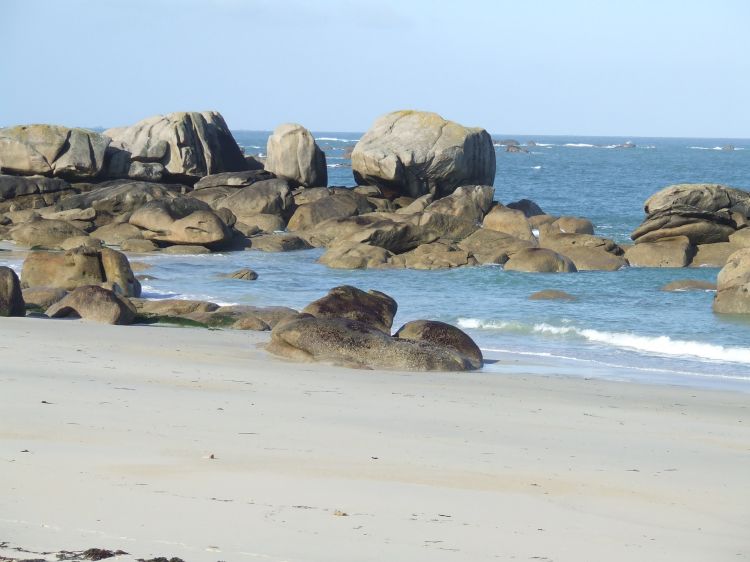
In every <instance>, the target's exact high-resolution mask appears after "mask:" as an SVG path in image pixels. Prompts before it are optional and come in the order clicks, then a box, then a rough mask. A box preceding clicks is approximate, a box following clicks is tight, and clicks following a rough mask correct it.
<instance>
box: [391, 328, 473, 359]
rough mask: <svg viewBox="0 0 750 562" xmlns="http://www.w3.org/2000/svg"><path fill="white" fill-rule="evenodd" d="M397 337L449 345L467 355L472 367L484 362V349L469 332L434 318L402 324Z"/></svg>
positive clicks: (441, 345) (442, 345) (444, 345)
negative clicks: (482, 349) (481, 348)
mask: <svg viewBox="0 0 750 562" xmlns="http://www.w3.org/2000/svg"><path fill="white" fill-rule="evenodd" d="M395 337H397V338H399V339H402V340H410V341H421V342H428V343H432V344H435V345H438V346H440V347H447V348H449V349H451V350H453V351H455V352H457V353H459V354H460V355H462V356H464V357H466V358H467V359H468V361H469V364H470V366H471V368H472V369H481V368H482V365H483V364H484V358H483V357H482V351H481V350H480V349H479V346H478V345H477V344H476V343H474V340H472V339H471V338H470V337H469V336H468V334H466V333H465V332H463V331H462V330H459V329H458V328H456V327H455V326H451V325H450V324H446V323H445V322H437V321H434V320H414V321H412V322H407V323H406V324H404V325H403V326H401V327H400V328H399V329H398V331H397V332H396V334H395Z"/></svg>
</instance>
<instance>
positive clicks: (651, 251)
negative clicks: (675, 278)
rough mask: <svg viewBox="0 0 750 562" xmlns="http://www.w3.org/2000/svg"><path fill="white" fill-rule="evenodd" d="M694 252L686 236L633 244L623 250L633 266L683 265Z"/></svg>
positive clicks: (688, 261)
mask: <svg viewBox="0 0 750 562" xmlns="http://www.w3.org/2000/svg"><path fill="white" fill-rule="evenodd" d="M694 253H695V248H694V247H693V245H692V244H691V243H690V240H689V239H688V238H687V236H679V237H677V238H662V239H660V240H657V241H656V242H644V243H642V244H635V245H634V246H631V247H630V248H628V249H627V250H626V251H625V259H627V260H628V262H629V263H630V265H632V266H634V267H685V266H686V265H688V264H689V263H690V260H691V258H692V257H693V254H694Z"/></svg>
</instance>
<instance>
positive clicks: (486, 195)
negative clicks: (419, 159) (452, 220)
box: [424, 185, 495, 223]
mask: <svg viewBox="0 0 750 562" xmlns="http://www.w3.org/2000/svg"><path fill="white" fill-rule="evenodd" d="M494 196H495V188H494V187H492V186H491V185H462V186H461V187H458V188H456V190H455V191H454V192H453V193H451V194H450V195H447V196H446V197H443V198H442V199H438V200H437V201H434V202H433V203H430V204H429V205H427V206H426V207H425V209H424V210H425V211H426V212H430V213H440V214H443V215H452V216H457V217H461V218H462V219H464V220H467V221H471V222H475V223H481V222H482V219H484V216H485V215H486V214H487V213H488V212H489V210H490V208H491V207H492V202H493V198H494Z"/></svg>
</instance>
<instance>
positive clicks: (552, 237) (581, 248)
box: [539, 230, 628, 271]
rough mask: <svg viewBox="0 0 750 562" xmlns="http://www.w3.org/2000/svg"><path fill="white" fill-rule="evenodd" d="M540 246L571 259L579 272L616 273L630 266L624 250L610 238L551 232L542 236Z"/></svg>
mask: <svg viewBox="0 0 750 562" xmlns="http://www.w3.org/2000/svg"><path fill="white" fill-rule="evenodd" d="M539 245H540V246H541V247H542V248H547V249H550V250H554V251H555V252H557V253H559V254H562V255H563V256H565V257H567V258H570V260H571V261H572V262H573V263H574V264H575V266H576V269H577V270H578V271H592V270H604V271H616V270H618V269H621V268H623V267H627V265H628V261H627V260H626V259H625V258H624V257H623V253H624V252H623V251H622V248H620V247H619V246H618V245H617V244H615V243H614V242H613V241H612V240H610V239H608V238H601V237H599V236H593V235H591V234H577V233H565V232H561V233H557V234H555V233H554V230H550V231H548V232H547V233H546V234H542V236H541V237H540V239H539Z"/></svg>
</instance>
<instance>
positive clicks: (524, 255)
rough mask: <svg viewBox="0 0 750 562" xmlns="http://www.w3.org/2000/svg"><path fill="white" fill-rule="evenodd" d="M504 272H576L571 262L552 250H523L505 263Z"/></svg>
mask: <svg viewBox="0 0 750 562" xmlns="http://www.w3.org/2000/svg"><path fill="white" fill-rule="evenodd" d="M504 267H505V270H506V271H526V272H541V273H570V272H575V271H578V270H577V269H576V266H575V265H574V264H573V262H572V261H571V260H570V259H569V258H567V257H565V256H561V255H560V254H558V253H557V252H555V251H553V250H548V249H546V248H525V249H523V250H519V251H518V252H516V253H515V254H513V255H512V256H511V257H510V259H509V260H508V261H507V262H506V263H505V266H504Z"/></svg>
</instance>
